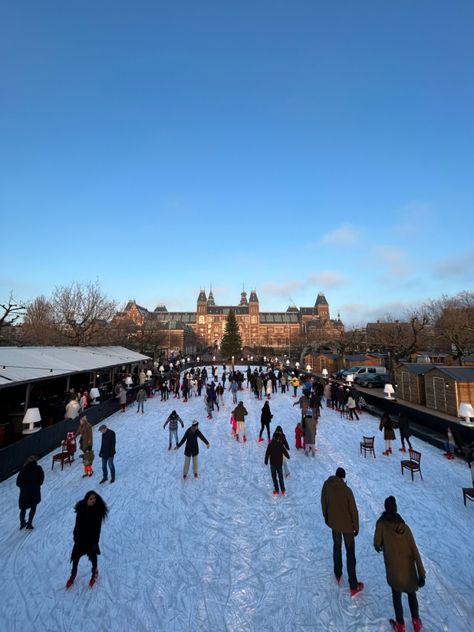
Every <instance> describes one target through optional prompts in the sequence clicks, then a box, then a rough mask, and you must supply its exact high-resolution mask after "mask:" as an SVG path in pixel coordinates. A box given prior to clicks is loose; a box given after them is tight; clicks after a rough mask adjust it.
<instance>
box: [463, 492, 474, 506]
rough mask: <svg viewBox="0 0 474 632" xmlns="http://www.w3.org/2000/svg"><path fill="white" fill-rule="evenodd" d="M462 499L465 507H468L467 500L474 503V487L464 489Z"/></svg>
mask: <svg viewBox="0 0 474 632" xmlns="http://www.w3.org/2000/svg"><path fill="white" fill-rule="evenodd" d="M462 498H463V501H464V507H465V506H466V500H467V499H468V498H469V500H472V501H474V487H463V488H462Z"/></svg>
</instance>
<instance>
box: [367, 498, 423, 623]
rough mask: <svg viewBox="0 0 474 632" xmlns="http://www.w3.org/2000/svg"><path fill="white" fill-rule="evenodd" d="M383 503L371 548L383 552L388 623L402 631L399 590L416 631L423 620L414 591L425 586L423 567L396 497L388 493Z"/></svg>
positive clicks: (402, 619) (401, 607)
mask: <svg viewBox="0 0 474 632" xmlns="http://www.w3.org/2000/svg"><path fill="white" fill-rule="evenodd" d="M384 505H385V511H384V512H383V513H382V515H381V516H380V518H379V519H378V520H377V525H376V527H375V534H374V547H375V550H376V551H377V552H378V553H380V552H381V551H383V557H384V562H385V571H386V575H387V583H388V585H389V586H390V588H391V589H392V600H393V607H394V610H395V620H394V619H390V624H391V625H392V628H393V629H394V630H396V631H397V632H405V620H404V618H403V606H402V593H407V595H408V604H409V607H410V613H411V617H412V624H413V630H414V631H415V632H419V630H421V628H422V622H421V619H420V615H419V610H418V600H417V598H416V591H417V590H418V588H422V587H423V586H424V585H425V575H426V573H425V569H424V567H423V562H422V561H421V557H420V554H419V552H418V548H417V546H416V543H415V539H414V537H413V534H412V532H411V530H410V527H409V526H408V525H407V524H405V522H404V520H403V518H402V517H401V516H400V515H399V514H398V513H397V501H396V499H395V497H394V496H388V498H386V499H385V503H384Z"/></svg>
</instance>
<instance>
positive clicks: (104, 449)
mask: <svg viewBox="0 0 474 632" xmlns="http://www.w3.org/2000/svg"><path fill="white" fill-rule="evenodd" d="M99 432H101V433H102V443H101V446H100V452H99V457H100V458H101V459H102V480H101V481H100V483H105V481H106V480H107V478H108V475H107V465H108V466H109V470H110V482H111V483H114V482H115V465H114V456H115V432H114V431H113V430H110V428H107V426H106V425H105V424H102V425H101V426H100V428H99Z"/></svg>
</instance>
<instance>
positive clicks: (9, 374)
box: [0, 347, 149, 387]
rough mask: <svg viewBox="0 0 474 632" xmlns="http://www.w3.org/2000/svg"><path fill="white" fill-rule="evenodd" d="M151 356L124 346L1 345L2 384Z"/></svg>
mask: <svg viewBox="0 0 474 632" xmlns="http://www.w3.org/2000/svg"><path fill="white" fill-rule="evenodd" d="M148 359H149V356H146V355H143V354H141V353H137V352H135V351H130V349H126V348H125V347H0V387H2V386H12V385H13V384H19V383H22V382H33V381H36V380H43V379H46V378H50V377H57V376H60V375H67V374H71V373H79V372H82V371H94V370H96V369H104V368H107V367H111V366H117V365H118V364H128V363H129V362H141V361H143V360H148Z"/></svg>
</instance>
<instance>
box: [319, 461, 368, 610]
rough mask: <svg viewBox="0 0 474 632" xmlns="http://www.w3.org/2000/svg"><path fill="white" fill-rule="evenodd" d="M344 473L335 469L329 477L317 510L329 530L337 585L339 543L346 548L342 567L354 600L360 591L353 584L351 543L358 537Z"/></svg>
mask: <svg viewBox="0 0 474 632" xmlns="http://www.w3.org/2000/svg"><path fill="white" fill-rule="evenodd" d="M345 478H346V472H345V470H344V468H342V467H338V468H337V470H336V475H335V476H330V477H329V478H328V479H327V480H326V481H325V483H324V485H323V488H322V490H321V509H322V512H323V516H324V522H325V523H326V524H327V526H328V527H329V528H330V529H332V540H333V562H334V575H335V577H336V581H337V583H339V582H340V581H341V577H342V539H343V538H344V546H345V547H346V564H347V573H348V575H349V586H350V590H351V596H352V597H355V596H356V595H357V593H359V592H360V591H361V590H363V588H364V584H363V583H362V582H359V581H357V575H356V557H355V540H354V538H355V537H356V536H357V535H358V533H359V512H358V511H357V505H356V502H355V499H354V494H353V493H352V490H351V488H350V487H348V486H347V485H346V483H345V481H344V479H345Z"/></svg>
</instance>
